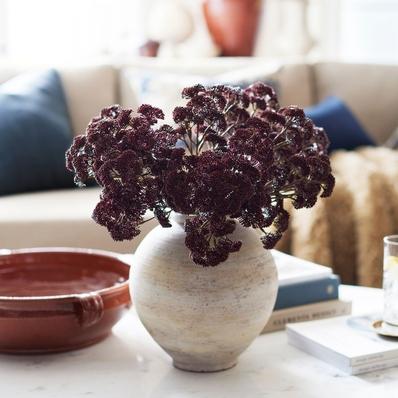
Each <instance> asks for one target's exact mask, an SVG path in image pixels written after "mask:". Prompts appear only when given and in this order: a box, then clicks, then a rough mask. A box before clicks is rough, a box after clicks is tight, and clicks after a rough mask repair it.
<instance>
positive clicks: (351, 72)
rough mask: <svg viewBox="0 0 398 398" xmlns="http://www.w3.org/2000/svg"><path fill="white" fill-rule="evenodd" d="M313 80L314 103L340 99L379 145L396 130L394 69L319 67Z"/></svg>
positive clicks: (397, 97)
mask: <svg viewBox="0 0 398 398" xmlns="http://www.w3.org/2000/svg"><path fill="white" fill-rule="evenodd" d="M314 79H315V88H316V90H315V93H316V97H317V100H316V101H321V100H322V99H323V98H325V97H327V96H330V95H335V96H338V97H339V98H341V99H342V100H343V101H344V102H345V103H346V104H347V105H348V106H349V108H350V109H351V110H352V112H353V114H354V115H355V116H356V117H357V118H358V120H359V121H360V123H361V124H362V125H363V127H364V128H365V129H366V131H368V133H369V134H370V135H371V136H372V138H373V139H374V140H375V141H376V142H377V143H378V144H382V143H384V142H385V141H386V140H387V139H388V137H389V136H390V135H391V133H392V132H393V131H394V129H395V128H396V127H397V126H398V112H397V103H398V68H397V66H395V65H360V64H348V63H333V62H327V63H326V62H325V63H318V64H315V65H314Z"/></svg>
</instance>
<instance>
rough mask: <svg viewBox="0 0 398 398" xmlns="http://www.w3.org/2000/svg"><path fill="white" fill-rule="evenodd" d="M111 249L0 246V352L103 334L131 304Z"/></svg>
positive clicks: (79, 343) (70, 345)
mask: <svg viewBox="0 0 398 398" xmlns="http://www.w3.org/2000/svg"><path fill="white" fill-rule="evenodd" d="M128 274H129V265H128V264H127V263H125V262H124V261H122V260H121V259H120V256H118V255H117V254H115V253H110V252H103V251H96V250H88V249H66V248H54V249H53V248H51V249H50V248H43V249H24V250H0V352H6V353H32V354H33V353H49V352H58V351H68V350H72V349H76V348H81V347H85V346H88V345H91V344H94V343H97V342H98V341H100V340H102V339H104V338H105V337H106V336H107V335H109V333H110V332H111V329H112V327H113V326H114V325H115V323H116V322H117V321H118V320H119V319H120V318H121V317H122V316H123V314H124V313H125V312H126V311H127V309H128V308H129V306H130V304H131V303H130V295H129V288H128Z"/></svg>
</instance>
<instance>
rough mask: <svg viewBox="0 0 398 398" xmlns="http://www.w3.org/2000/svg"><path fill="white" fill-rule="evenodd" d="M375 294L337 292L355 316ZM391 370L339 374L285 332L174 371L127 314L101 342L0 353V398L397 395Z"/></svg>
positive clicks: (397, 373)
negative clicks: (203, 365)
mask: <svg viewBox="0 0 398 398" xmlns="http://www.w3.org/2000/svg"><path fill="white" fill-rule="evenodd" d="M381 293H382V292H381V291H380V290H378V289H368V288H358V287H349V286H342V287H341V290H340V297H341V298H343V299H352V300H353V313H354V314H356V315H360V314H365V313H374V312H380V311H381V306H382V294H381ZM397 394H398V368H393V369H389V370H384V371H378V372H373V373H368V374H365V375H361V376H347V375H346V374H344V373H342V372H340V371H339V370H338V369H336V368H334V367H332V366H330V365H328V364H327V363H324V362H322V361H320V360H318V359H316V358H313V357H311V356H309V355H307V354H305V353H303V352H301V351H299V350H298V349H296V348H294V347H291V346H289V345H288V344H287V337H286V333H285V332H276V333H271V334H267V335H262V336H260V337H258V338H257V339H256V341H255V342H254V343H253V344H252V345H251V346H250V348H249V349H248V350H247V351H246V352H245V353H243V354H242V355H241V357H240V361H239V363H238V365H237V366H236V367H234V368H232V369H230V370H227V371H224V372H218V373H212V374H196V373H189V372H184V371H181V370H177V369H174V368H173V366H172V365H171V359H170V358H169V357H168V355H167V354H165V353H164V352H163V351H162V350H161V349H160V348H159V347H158V346H157V345H156V343H155V342H154V341H153V340H152V339H151V337H150V336H149V335H148V334H147V332H146V331H145V329H144V327H143V326H142V325H141V324H140V322H139V320H138V318H137V316H136V314H135V312H134V310H132V311H131V312H130V313H129V314H128V315H127V316H126V317H125V318H124V319H123V320H122V321H120V322H119V324H118V325H116V327H115V328H114V333H113V335H112V336H110V337H109V338H108V339H107V340H105V341H103V342H102V343H100V344H97V345H95V346H92V347H89V348H86V349H82V350H79V351H74V352H70V353H64V354H52V355H41V356H11V355H0V397H4V398H25V397H26V398H34V397H41V398H50V397H51V398H77V397H96V398H105V397H106V398H119V397H123V398H128V397H137V398H158V397H162V398H189V397H195V398H196V397H197V398H202V397H206V398H208V397H215V398H224V397H225V398H235V397H236V398H259V397H273V398H274V397H275V398H278V397H282V398H283V397H289V398H290V397H300V398H304V397H314V398H319V397H322V398H329V397H333V398H336V397H348V396H349V397H350V398H357V397H358V398H359V397H361V398H364V397H366V398H370V397H376V396H377V397H380V398H389V397H397V396H398V395H397Z"/></svg>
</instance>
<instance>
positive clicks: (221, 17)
mask: <svg viewBox="0 0 398 398" xmlns="http://www.w3.org/2000/svg"><path fill="white" fill-rule="evenodd" d="M262 3H263V1H262V0H204V3H203V11H204V15H205V18H206V22H207V26H208V28H209V31H210V33H211V35H212V37H213V40H214V42H215V43H216V44H217V45H218V46H219V47H220V49H221V55H224V56H231V57H239V56H241V57H243V56H251V55H252V54H253V50H254V45H255V41H256V37H257V32H258V27H259V23H260V17H261V11H262Z"/></svg>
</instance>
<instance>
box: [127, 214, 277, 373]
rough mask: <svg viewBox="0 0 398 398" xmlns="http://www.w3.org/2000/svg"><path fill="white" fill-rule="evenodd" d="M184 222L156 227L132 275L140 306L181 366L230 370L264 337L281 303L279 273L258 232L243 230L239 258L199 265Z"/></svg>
mask: <svg viewBox="0 0 398 398" xmlns="http://www.w3.org/2000/svg"><path fill="white" fill-rule="evenodd" d="M183 222H184V218H183V217H182V216H178V215H177V216H175V217H174V219H173V221H172V224H173V227H172V228H162V227H160V226H158V227H156V228H155V229H153V230H152V231H151V232H150V233H149V234H148V235H147V236H146V237H145V238H144V240H143V241H142V242H141V244H140V245H139V247H138V249H137V251H136V254H135V256H134V265H133V267H132V268H131V274H130V291H131V293H132V298H133V305H134V306H135V308H136V310H137V313H138V316H139V318H140V319H141V321H142V323H143V324H144V326H145V327H146V329H147V330H148V332H149V333H150V334H151V336H152V337H153V338H154V339H155V341H156V342H157V343H158V344H159V345H160V346H161V347H162V348H163V349H164V350H165V351H166V352H167V353H168V354H169V355H170V356H171V357H172V358H173V364H174V366H175V367H177V368H180V369H183V370H190V371H196V372H213V371H218V370H223V369H228V368H230V367H232V366H234V365H235V364H236V362H237V358H238V356H239V354H241V353H242V352H243V351H244V350H245V349H246V348H247V347H248V346H249V345H250V343H251V342H252V341H253V340H254V339H255V338H256V337H257V336H258V335H259V334H260V332H261V330H262V329H263V327H264V326H265V324H266V323H267V320H268V319H269V317H270V315H271V312H272V309H273V306H274V304H275V299H276V293H277V288H278V280H277V271H276V267H275V263H274V261H273V258H272V255H271V253H270V252H269V251H266V250H264V249H263V247H262V245H261V242H260V240H259V236H258V234H257V233H256V231H254V230H252V229H248V228H243V227H241V226H240V224H239V225H238V224H237V227H236V231H235V233H234V236H233V238H234V239H239V240H241V241H242V242H243V245H242V248H241V250H240V251H239V252H237V253H233V254H231V255H230V256H229V259H228V260H227V261H226V262H224V263H222V264H220V265H218V266H216V267H205V268H204V267H202V266H199V265H196V264H194V263H193V262H192V260H191V259H190V257H189V252H188V249H187V248H186V246H185V243H184V240H185V231H184V227H183Z"/></svg>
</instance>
